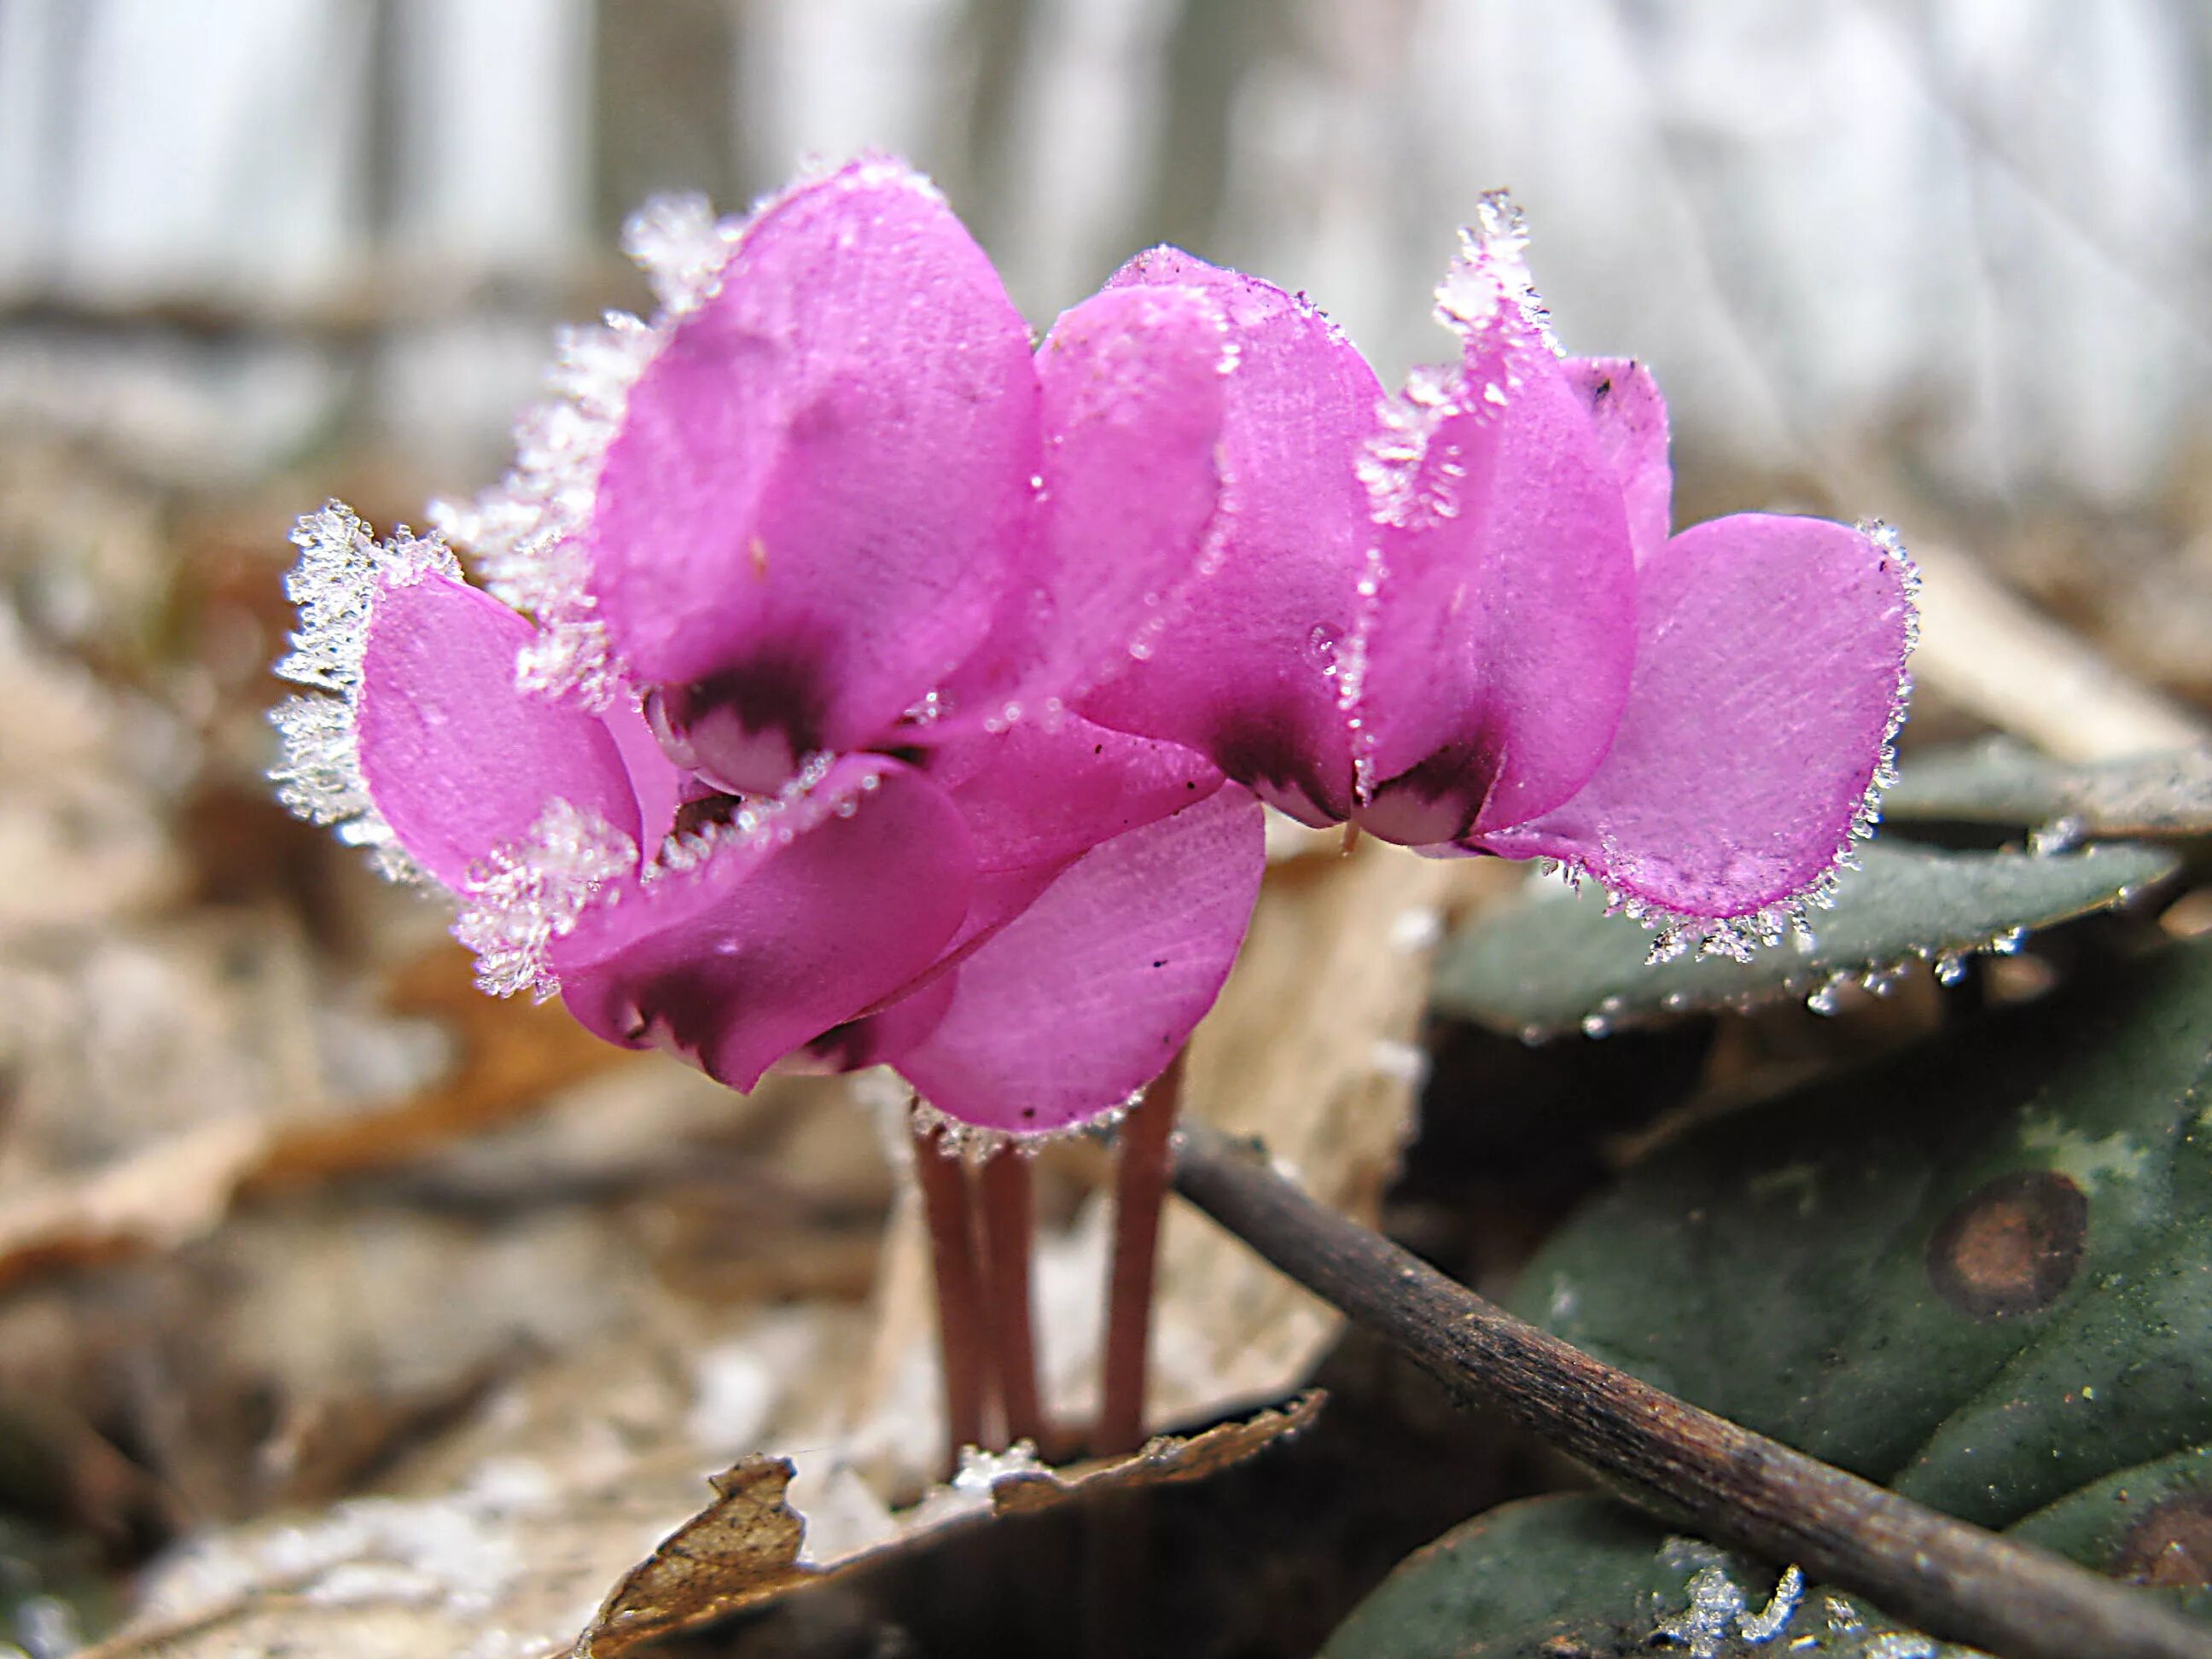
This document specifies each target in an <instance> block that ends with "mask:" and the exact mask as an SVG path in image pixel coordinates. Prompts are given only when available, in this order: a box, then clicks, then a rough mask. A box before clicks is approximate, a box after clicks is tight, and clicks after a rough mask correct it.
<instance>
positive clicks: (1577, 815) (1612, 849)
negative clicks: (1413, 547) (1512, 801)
mask: <svg viewBox="0 0 2212 1659" xmlns="http://www.w3.org/2000/svg"><path fill="white" fill-rule="evenodd" d="M1641 585H1642V592H1641V594H1640V601H1641V603H1640V609H1639V615H1638V626H1637V639H1638V659H1637V665H1636V678H1635V680H1634V683H1633V684H1632V687H1631V689H1630V692H1629V698H1628V707H1627V710H1626V714H1623V716H1622V718H1621V722H1620V732H1619V733H1618V735H1617V736H1616V737H1615V738H1614V739H1613V748H1612V750H1611V752H1609V753H1608V754H1607V756H1606V757H1605V763H1604V764H1603V765H1601V767H1600V768H1599V769H1598V770H1597V773H1596V775H1595V776H1593V777H1592V778H1591V779H1590V781H1589V783H1588V785H1586V786H1585V787H1583V790H1582V791H1581V793H1578V794H1577V795H1576V796H1575V797H1574V799H1571V800H1569V801H1567V802H1566V803H1565V804H1564V805H1560V806H1559V807H1556V808H1554V809H1553V810H1552V811H1549V812H1547V813H1546V814H1544V815H1543V816H1542V817H1540V818H1537V819H1536V820H1535V821H1534V822H1533V823H1527V824H1522V825H1519V826H1516V827H1512V828H1510V829H1500V830H1498V831H1493V832H1491V833H1488V834H1486V835H1482V836H1478V837H1476V838H1475V842H1474V844H1475V845H1477V846H1480V847H1481V848H1486V849H1487V850H1489V851H1492V852H1498V853H1504V854H1509V855H1511V856H1514V857H1524V858H1525V857H1528V856H1530V855H1532V854H1544V855H1547V856H1549V857H1554V858H1561V859H1567V860H1572V861H1573V862H1574V863H1576V864H1577V865H1579V866H1583V867H1585V868H1587V869H1588V870H1589V872H1591V873H1593V874H1594V875H1595V876H1597V877H1599V878H1601V879H1602V880H1603V881H1604V882H1605V883H1606V884H1607V885H1608V886H1610V887H1613V888H1614V889H1616V890H1620V891H1621V892H1623V893H1626V894H1628V895H1630V896H1634V897H1636V898H1638V899H1641V900H1644V901H1645V902H1648V903H1650V904H1654V905H1657V906H1660V907H1662V908H1665V909H1668V910H1672V911H1676V912H1680V913H1682V914H1684V915H1689V916H1695V917H1729V916H1737V915H1747V914H1749V913H1752V912H1753V911H1757V910H1759V909H1760V908H1763V907H1765V906H1768V905H1771V904H1776V903H1782V902H1788V901H1790V900H1792V899H1794V898H1796V897H1797V896H1800V895H1802V894H1803V893H1804V892H1805V891H1806V890H1808V889H1809V888H1812V887H1813V886H1814V885H1815V884H1817V883H1818V882H1819V881H1820V879H1821V878H1822V877H1824V876H1825V875H1826V873H1827V872H1828V869H1829V866H1831V865H1832V863H1833V862H1834V861H1835V860H1836V858H1837V857H1838V854H1839V853H1840V852H1841V851H1842V849H1843V848H1844V847H1845V846H1846V845H1847V844H1848V842H1849V840H1850V835H1851V832H1852V828H1853V824H1854V821H1855V817H1856V815H1857V813H1858V812H1859V811H1860V806H1861V803H1862V802H1863V800H1864V799H1866V796H1867V792H1868V787H1869V784H1870V783H1871V782H1872V781H1873V780H1874V777H1875V771H1876V769H1877V768H1878V767H1880V766H1881V764H1882V762H1883V759H1884V755H1885V750H1886V745H1887V738H1888V736H1889V734H1890V732H1891V730H1892V722H1893V720H1895V719H1897V718H1899V717H1900V715H1901V713H1902V705H1901V702H1900V696H1901V693H1900V690H1899V687H1900V684H1901V676H1902V674H1903V671H1904V663H1905V652H1906V650H1907V648H1908V646H1909V643H1910V639H1911V627H1912V602H1911V591H1912V585H1913V577H1912V574H1911V566H1910V564H1909V562H1907V560H1906V559H1905V556H1904V555H1903V554H1902V553H1901V552H1900V551H1899V550H1898V549H1897V548H1896V547H1895V545H1894V544H1893V543H1891V542H1889V541H1887V540H1885V539H1881V538H1876V537H1873V536H1869V535H1867V534H1864V533H1863V532H1858V531H1856V530H1851V529H1848V528H1846V527H1845V526H1842V525H1838V524H1830V523H1827V522H1826V521H1825V520H1818V519H1794V518H1784V517H1779V516H1776V515H1771V514H1764V513H1747V514H1744V515H1742V516H1741V517H1737V518H1730V519H1719V520H1714V521H1713V522H1712V523H1711V524H1703V525H1699V526H1697V527H1696V528H1695V529H1692V530H1687V531H1685V532H1683V533H1682V534H1680V535H1679V536H1677V537H1675V538H1674V539H1673V540H1672V541H1670V542H1669V543H1668V544H1667V545H1666V547H1665V548H1664V549H1663V550H1662V551H1661V552H1660V553H1658V554H1657V555H1656V556H1654V557H1653V558H1652V560H1651V562H1650V563H1649V564H1647V565H1646V566H1645V567H1644V571H1643V572H1642V584H1641Z"/></svg>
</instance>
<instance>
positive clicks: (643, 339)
mask: <svg viewBox="0 0 2212 1659" xmlns="http://www.w3.org/2000/svg"><path fill="white" fill-rule="evenodd" d="M743 231H744V221H741V220H735V219H721V220H718V219H716V218H715V217H714V214H713V211H712V210H711V209H709V208H708V205H707V204H706V202H705V200H704V199H703V198H702V197H693V196H686V197H655V198H654V199H653V200H652V201H649V202H647V204H645V206H644V207H642V208H641V209H640V210H638V211H637V213H636V214H635V215H634V216H632V217H631V219H630V221H629V223H628V224H627V225H626V226H625V227H624V228H623V246H624V247H625V249H626V250H627V251H628V252H629V255H630V257H631V258H633V259H635V260H636V262H637V263H638V264H640V265H641V266H642V267H643V268H644V270H645V271H646V275H647V278H648V279H649V280H650V281H651V283H653V293H654V295H656V296H657V297H658V298H659V301H660V311H659V314H658V315H657V316H656V317H654V319H653V320H652V321H651V322H649V323H648V322H647V321H645V320H644V319H641V318H638V317H633V316H631V315H629V313H625V312H610V313H607V316H606V318H605V320H604V321H603V322H601V323H599V324H598V325H592V326H585V327H568V328H562V329H561V330H559V331H556V334H555V335H554V350H553V365H552V368H550V370H549V371H548V372H547V375H546V384H547V387H548V389H549V390H550V392H552V394H553V395H552V397H551V398H550V399H549V400H548V401H547V402H545V403H544V404H539V405H538V407H537V408H535V409H532V410H530V411H529V412H527V413H526V414H525V415H524V416H522V418H521V419H520V421H518V422H516V423H515V432H514V464H513V466H512V467H511V468H509V469H508V471H507V477H505V478H503V479H501V481H500V483H499V484H498V485H497V486H496V487H495V488H494V489H489V490H487V491H486V492H485V493H484V494H483V495H480V496H478V497H477V500H476V501H474V502H472V503H469V504H466V505H463V504H460V503H456V502H452V501H438V502H435V503H433V504H432V507H431V509H430V512H431V517H432V520H433V522H434V523H435V524H436V525H437V526H438V527H439V529H440V530H441V531H443V532H445V533H446V534H447V536H449V537H451V538H453V540H454V541H455V542H458V543H459V544H461V545H462V546H464V547H466V548H467V549H468V550H470V552H471V555H472V556H474V558H475V559H476V562H477V567H478V568H479V570H480V572H481V574H482V575H483V585H484V586H485V587H486V588H487V589H488V590H489V592H492V593H493V594H494V595H495V596H496V597H497V598H499V599H502V600H504V601H506V603H507V604H508V605H512V606H513V608H514V609H516V610H517V611H526V612H527V613H528V614H529V615H531V616H532V617H534V618H535V619H536V620H537V623H538V629H539V635H538V639H537V640H536V641H534V642H533V643H532V644H531V645H529V646H526V647H524V649H523V651H522V653H521V655H520V658H519V659H518V660H517V662H516V665H515V681H516V684H519V685H520V686H521V687H522V689H523V690H526V691H534V692H538V693H539V694H540V695H543V696H549V697H573V698H574V700H575V701H576V702H579V703H580V704H581V705H582V706H584V707H585V708H591V709H593V710H599V709H604V708H607V707H608V706H609V705H610V704H611V702H613V701H614V697H615V694H616V692H617V690H618V689H619V687H620V685H621V682H622V676H621V673H620V671H619V667H618V665H617V664H616V663H615V662H614V660H613V656H612V653H611V648H610V646H609V642H608V639H607V632H606V627H605V623H602V622H600V621H599V618H598V617H596V616H595V615H594V614H593V612H594V611H595V610H596V608H597V607H596V604H595V601H594V600H593V599H592V594H591V591H590V585H589V577H590V570H589V568H588V556H587V553H586V546H585V535H586V532H587V531H588V530H589V528H590V526H591V519H592V504H593V502H594V501H596V500H597V498H598V495H599V469H600V468H601V466H602V465H605V461H606V456H607V450H608V447H610V446H611V444H612V443H613V442H614V440H615V435H616V434H617V432H619V431H620V430H621V428H622V422H623V414H624V412H625V411H626V410H627V409H628V407H629V394H630V389H631V387H633V386H635V385H636V384H637V380H638V377H639V376H640V375H641V374H644V373H645V370H646V368H647V366H648V365H649V364H650V363H651V362H653V358H654V357H656V356H659V352H660V349H661V348H662V347H663V346H664V345H665V344H666V343H667V342H668V337H669V336H670V335H671V333H672V332H673V331H674V330H675V328H676V325H678V323H679V322H681V321H682V320H683V319H684V318H685V317H686V316H688V315H690V313H692V312H693V311H696V309H697V308H698V307H700V306H701V305H702V304H704V303H705V302H706V301H707V300H708V299H709V298H711V297H712V296H713V295H714V291H715V288H716V286H717V284H718V283H719V281H720V276H721V272H722V270H723V267H724V266H725V265H726V264H728V263H729V258H730V253H731V251H732V249H733V248H734V247H735V246H737V243H738V238H739V237H740V235H741V234H743Z"/></svg>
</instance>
